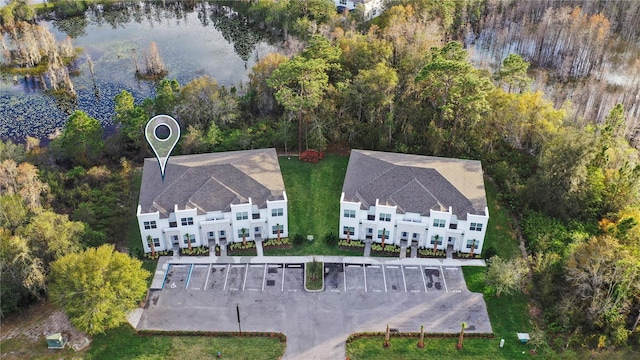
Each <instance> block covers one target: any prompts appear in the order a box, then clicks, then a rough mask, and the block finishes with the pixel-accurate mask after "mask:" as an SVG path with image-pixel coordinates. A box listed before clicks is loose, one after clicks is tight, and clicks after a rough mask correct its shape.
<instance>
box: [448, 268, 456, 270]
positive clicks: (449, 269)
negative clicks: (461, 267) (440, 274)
mask: <svg viewBox="0 0 640 360" xmlns="http://www.w3.org/2000/svg"><path fill="white" fill-rule="evenodd" d="M445 269H447V270H458V268H445Z"/></svg>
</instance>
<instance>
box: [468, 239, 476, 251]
mask: <svg viewBox="0 0 640 360" xmlns="http://www.w3.org/2000/svg"><path fill="white" fill-rule="evenodd" d="M471 246H474V247H478V240H475V239H471V240H467V249H471Z"/></svg>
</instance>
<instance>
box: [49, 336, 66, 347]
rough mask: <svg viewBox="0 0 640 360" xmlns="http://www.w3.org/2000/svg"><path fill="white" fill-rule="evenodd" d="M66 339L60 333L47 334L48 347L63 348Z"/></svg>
mask: <svg viewBox="0 0 640 360" xmlns="http://www.w3.org/2000/svg"><path fill="white" fill-rule="evenodd" d="M65 343H66V341H65V340H64V337H63V336H62V333H55V334H51V335H49V336H47V346H48V347H49V349H64V344H65Z"/></svg>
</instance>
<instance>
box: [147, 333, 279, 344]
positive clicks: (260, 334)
mask: <svg viewBox="0 0 640 360" xmlns="http://www.w3.org/2000/svg"><path fill="white" fill-rule="evenodd" d="M136 334H138V335H141V336H158V335H161V336H209V337H268V338H278V339H279V340H280V342H281V343H286V342H287V336H286V335H285V334H283V333H280V332H274V331H272V332H258V331H243V332H242V333H238V332H237V331H189V330H136Z"/></svg>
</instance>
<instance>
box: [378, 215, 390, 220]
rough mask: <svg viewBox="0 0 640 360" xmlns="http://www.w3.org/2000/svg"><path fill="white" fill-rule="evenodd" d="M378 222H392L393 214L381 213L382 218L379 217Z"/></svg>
mask: <svg viewBox="0 0 640 360" xmlns="http://www.w3.org/2000/svg"><path fill="white" fill-rule="evenodd" d="M378 220H380V221H387V222H390V221H391V214H385V213H380V216H379V217H378Z"/></svg>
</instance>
